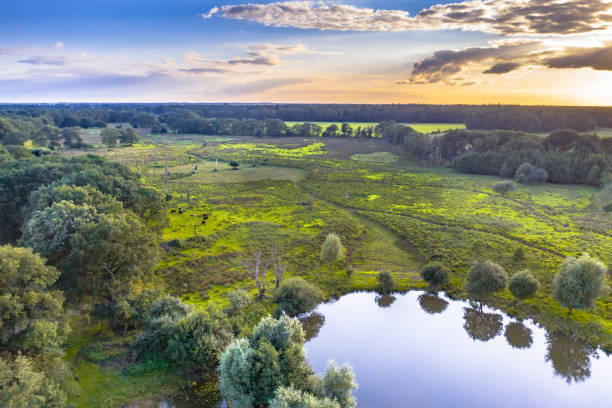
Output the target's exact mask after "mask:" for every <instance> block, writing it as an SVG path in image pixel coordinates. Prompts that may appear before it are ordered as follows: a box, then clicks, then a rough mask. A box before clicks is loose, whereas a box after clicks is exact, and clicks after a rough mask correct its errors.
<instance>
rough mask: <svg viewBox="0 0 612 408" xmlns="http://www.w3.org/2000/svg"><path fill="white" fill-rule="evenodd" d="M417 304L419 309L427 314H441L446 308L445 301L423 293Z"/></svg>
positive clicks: (446, 303)
mask: <svg viewBox="0 0 612 408" xmlns="http://www.w3.org/2000/svg"><path fill="white" fill-rule="evenodd" d="M419 304H420V305H421V309H423V311H424V312H425V313H428V314H436V313H442V312H443V311H445V310H446V308H447V307H448V302H447V301H446V300H444V299H441V298H439V297H437V296H436V295H432V294H429V293H423V294H422V295H421V296H419Z"/></svg>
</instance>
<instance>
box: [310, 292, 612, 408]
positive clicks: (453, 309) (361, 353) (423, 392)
mask: <svg viewBox="0 0 612 408" xmlns="http://www.w3.org/2000/svg"><path fill="white" fill-rule="evenodd" d="M305 327H306V330H307V333H308V335H309V336H314V337H312V338H311V339H310V340H309V341H308V342H307V343H306V345H305V348H306V350H307V355H308V359H309V360H310V362H311V364H312V367H313V368H314V370H315V371H316V372H318V373H323V372H324V371H325V367H326V365H327V362H328V361H329V360H334V361H335V362H336V363H338V364H344V363H347V364H350V365H351V366H352V367H353V369H354V372H355V375H356V377H357V382H358V383H359V389H358V390H357V391H356V392H355V396H356V397H357V400H358V404H357V406H358V407H359V408H375V407H376V408H378V407H385V408H394V407H397V408H405V407H416V408H426V407H466V408H467V407H469V408H479V407H482V408H496V407H504V408H506V407H512V408H514V407H529V408H535V407H555V408H561V407H572V408H575V407H593V408H598V407H602V408H603V407H606V408H609V407H612V358H610V357H607V356H606V355H605V354H604V353H602V352H599V351H594V350H591V349H589V348H587V347H585V346H584V345H583V344H582V343H581V342H580V341H578V340H576V339H575V338H572V337H569V336H562V335H550V334H548V333H547V332H546V330H544V329H542V328H540V327H539V326H537V325H535V324H533V323H531V322H523V323H522V324H521V323H520V322H517V321H516V320H515V319H512V318H510V317H508V316H506V315H504V314H503V313H501V312H499V311H497V310H493V309H489V308H487V307H484V308H483V309H482V311H480V310H478V308H476V309H475V308H473V307H472V306H471V305H470V304H469V303H468V302H464V301H453V300H450V299H448V298H445V297H443V296H442V295H440V297H436V296H433V295H430V294H425V293H423V292H409V293H406V294H398V295H395V296H394V297H389V296H386V297H383V296H380V295H376V294H375V293H353V294H349V295H346V296H343V297H342V298H340V299H339V300H337V301H335V302H332V303H325V304H322V305H320V306H319V307H318V308H317V309H316V311H315V314H314V315H313V316H312V317H310V318H308V319H306V321H305ZM317 331H318V333H317Z"/></svg>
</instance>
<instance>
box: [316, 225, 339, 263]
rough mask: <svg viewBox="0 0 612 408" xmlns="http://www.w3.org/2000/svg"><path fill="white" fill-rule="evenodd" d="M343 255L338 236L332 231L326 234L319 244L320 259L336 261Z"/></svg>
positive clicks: (328, 261) (329, 261)
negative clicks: (321, 243) (320, 244)
mask: <svg viewBox="0 0 612 408" xmlns="http://www.w3.org/2000/svg"><path fill="white" fill-rule="evenodd" d="M343 257H344V247H343V246H342V241H341V240H340V237H339V236H338V235H336V234H334V233H333V232H330V233H329V234H327V237H326V238H325V241H324V242H323V245H322V246H321V260H322V261H323V262H327V263H333V262H336V261H338V260H340V259H342V258H343Z"/></svg>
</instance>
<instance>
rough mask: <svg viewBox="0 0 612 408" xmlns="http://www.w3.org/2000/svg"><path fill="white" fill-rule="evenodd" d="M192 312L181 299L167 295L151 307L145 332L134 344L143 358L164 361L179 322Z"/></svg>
mask: <svg viewBox="0 0 612 408" xmlns="http://www.w3.org/2000/svg"><path fill="white" fill-rule="evenodd" d="M190 312H191V307H190V306H189V305H186V304H184V303H183V302H182V301H181V300H180V299H178V298H175V297H172V296H169V295H166V296H164V297H163V298H161V299H158V300H156V301H155V302H153V304H152V305H151V309H150V311H149V313H148V316H147V318H146V322H145V330H144V331H143V332H141V333H140V334H139V335H138V337H136V339H135V340H134V341H133V342H132V347H133V348H134V349H136V350H137V351H138V353H139V355H140V356H141V357H147V358H153V359H164V358H165V357H166V350H167V349H168V342H169V341H170V339H171V338H172V337H173V336H174V335H175V334H176V332H177V326H176V325H177V322H178V321H179V320H181V319H182V318H184V317H185V316H187V315H188V314H189V313H190Z"/></svg>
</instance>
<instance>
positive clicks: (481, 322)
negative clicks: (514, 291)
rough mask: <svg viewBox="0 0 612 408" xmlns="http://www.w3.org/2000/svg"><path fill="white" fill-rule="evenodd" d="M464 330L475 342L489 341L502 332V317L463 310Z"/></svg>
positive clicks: (473, 310)
mask: <svg viewBox="0 0 612 408" xmlns="http://www.w3.org/2000/svg"><path fill="white" fill-rule="evenodd" d="M463 310H464V311H465V312H464V313H463V319H464V320H465V323H464V324H463V328H464V329H465V331H466V332H467V333H468V335H469V336H470V337H471V338H472V339H474V340H480V341H489V340H491V339H493V338H495V337H497V336H498V335H499V334H500V333H501V331H502V327H503V325H502V316H501V315H500V314H498V313H485V312H482V311H480V310H476V309H471V308H467V307H466V308H465V309H463Z"/></svg>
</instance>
